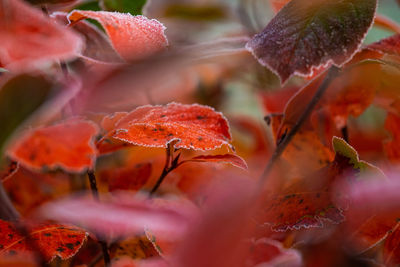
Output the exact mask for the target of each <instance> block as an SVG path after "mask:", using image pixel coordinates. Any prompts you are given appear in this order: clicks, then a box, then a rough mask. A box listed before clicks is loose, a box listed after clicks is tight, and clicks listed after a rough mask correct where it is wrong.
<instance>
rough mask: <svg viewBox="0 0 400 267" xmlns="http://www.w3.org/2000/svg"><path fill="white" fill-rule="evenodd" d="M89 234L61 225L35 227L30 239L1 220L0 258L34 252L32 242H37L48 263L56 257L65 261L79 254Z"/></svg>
mask: <svg viewBox="0 0 400 267" xmlns="http://www.w3.org/2000/svg"><path fill="white" fill-rule="evenodd" d="M86 236H87V233H86V232H85V231H83V230H82V229H79V228H77V227H72V226H65V225H60V224H44V225H39V226H35V227H34V228H32V229H31V230H30V231H29V239H28V238H27V237H26V236H22V235H21V234H20V233H19V232H18V231H17V230H16V228H15V227H14V226H13V225H12V224H11V223H8V222H5V221H1V220H0V256H1V255H7V254H11V255H13V254H16V253H24V252H30V251H32V247H31V244H30V242H36V246H37V247H38V248H39V249H40V251H41V253H42V254H43V255H44V257H45V259H46V260H47V261H51V260H52V259H54V258H55V257H56V256H58V257H60V258H61V259H63V260H65V259H68V258H70V257H72V256H73V255H75V254H76V252H78V250H79V249H80V248H81V246H82V244H83V243H84V242H85V240H86Z"/></svg>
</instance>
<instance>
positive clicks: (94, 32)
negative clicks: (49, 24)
mask: <svg viewBox="0 0 400 267" xmlns="http://www.w3.org/2000/svg"><path fill="white" fill-rule="evenodd" d="M67 15H68V14H67V13H64V12H54V13H53V14H51V17H52V18H55V19H56V20H57V21H58V22H59V23H60V24H62V25H68V23H69V21H68V18H67ZM72 28H73V29H74V30H75V31H76V32H78V33H79V34H80V35H81V36H82V37H83V38H84V41H85V48H84V49H83V51H82V52H81V53H80V55H81V56H82V57H84V58H87V59H91V60H98V61H104V62H112V63H118V62H119V63H122V62H123V60H122V59H121V57H120V55H119V54H118V53H117V52H116V51H115V49H114V47H113V46H112V44H111V42H110V40H109V39H108V37H107V36H106V35H105V34H104V33H103V32H102V31H101V30H99V29H98V28H97V27H96V26H95V25H93V24H92V23H89V22H86V21H77V22H75V23H74V24H73V25H72Z"/></svg>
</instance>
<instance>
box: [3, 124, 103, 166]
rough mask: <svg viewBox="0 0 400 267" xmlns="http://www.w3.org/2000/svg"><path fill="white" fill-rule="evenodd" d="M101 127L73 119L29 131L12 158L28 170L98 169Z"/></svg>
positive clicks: (19, 140) (15, 149)
mask: <svg viewBox="0 0 400 267" xmlns="http://www.w3.org/2000/svg"><path fill="white" fill-rule="evenodd" d="M97 131H98V129H97V127H96V125H95V124H93V123H92V122H90V121H85V120H82V119H69V120H67V121H64V122H61V123H58V124H55V125H53V126H48V127H42V128H37V129H34V130H31V131H28V132H27V133H26V134H25V135H24V136H22V137H21V138H19V139H18V140H17V141H16V142H15V143H14V144H12V146H11V147H10V149H9V150H8V152H7V153H8V155H9V156H10V157H11V158H12V159H14V160H15V161H18V162H19V163H20V164H21V165H23V166H25V167H26V168H29V169H33V170H38V171H41V170H43V169H56V168H62V169H64V170H66V171H69V172H82V171H84V170H85V169H90V168H93V167H94V163H95V159H96V148H95V147H94V143H93V141H94V140H93V138H94V137H95V136H96V134H97Z"/></svg>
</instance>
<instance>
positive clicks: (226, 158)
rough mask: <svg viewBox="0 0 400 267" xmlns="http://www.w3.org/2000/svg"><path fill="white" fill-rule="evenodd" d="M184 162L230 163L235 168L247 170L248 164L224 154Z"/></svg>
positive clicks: (235, 156)
mask: <svg viewBox="0 0 400 267" xmlns="http://www.w3.org/2000/svg"><path fill="white" fill-rule="evenodd" d="M184 162H216V163H228V164H231V165H233V166H235V167H238V168H241V169H244V170H247V163H246V161H245V160H244V159H242V158H241V157H239V156H238V155H234V154H224V155H201V156H197V157H194V158H191V159H189V160H185V161H182V163H184Z"/></svg>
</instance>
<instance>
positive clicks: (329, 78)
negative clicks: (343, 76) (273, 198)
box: [260, 66, 340, 184]
mask: <svg viewBox="0 0 400 267" xmlns="http://www.w3.org/2000/svg"><path fill="white" fill-rule="evenodd" d="M339 70H340V69H339V68H337V67H335V66H332V67H331V68H330V69H329V71H328V74H327V75H326V76H325V79H324V81H323V82H322V84H321V85H320V87H319V88H318V90H317V91H316V92H315V95H314V97H313V98H312V99H311V101H310V103H308V106H307V108H306V109H305V110H304V112H303V113H302V114H301V116H300V118H299V119H298V120H297V122H296V124H295V125H294V126H293V128H292V129H291V130H290V131H289V132H288V133H287V134H286V135H285V137H284V138H283V139H282V140H281V142H279V144H278V146H277V147H276V149H275V151H274V153H273V154H272V156H271V158H270V159H269V161H268V163H267V166H266V167H265V169H264V172H263V174H262V175H261V177H260V183H261V184H264V183H265V181H266V180H267V178H268V175H269V174H270V172H271V170H272V167H273V166H274V164H275V162H276V161H277V160H278V159H279V157H280V156H281V155H282V153H283V152H284V151H285V149H286V147H287V146H288V145H289V144H290V142H291V141H292V139H293V137H294V136H295V135H296V134H297V132H298V131H299V130H300V128H301V127H302V126H303V124H304V122H305V121H306V120H307V119H308V118H309V117H310V115H311V112H312V111H313V109H314V108H315V106H316V105H317V103H318V101H319V100H320V99H321V97H322V95H323V94H324V93H325V91H326V89H327V88H328V87H329V85H330V83H331V81H332V79H333V78H334V77H335V76H336V75H337V74H338V73H339Z"/></svg>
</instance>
